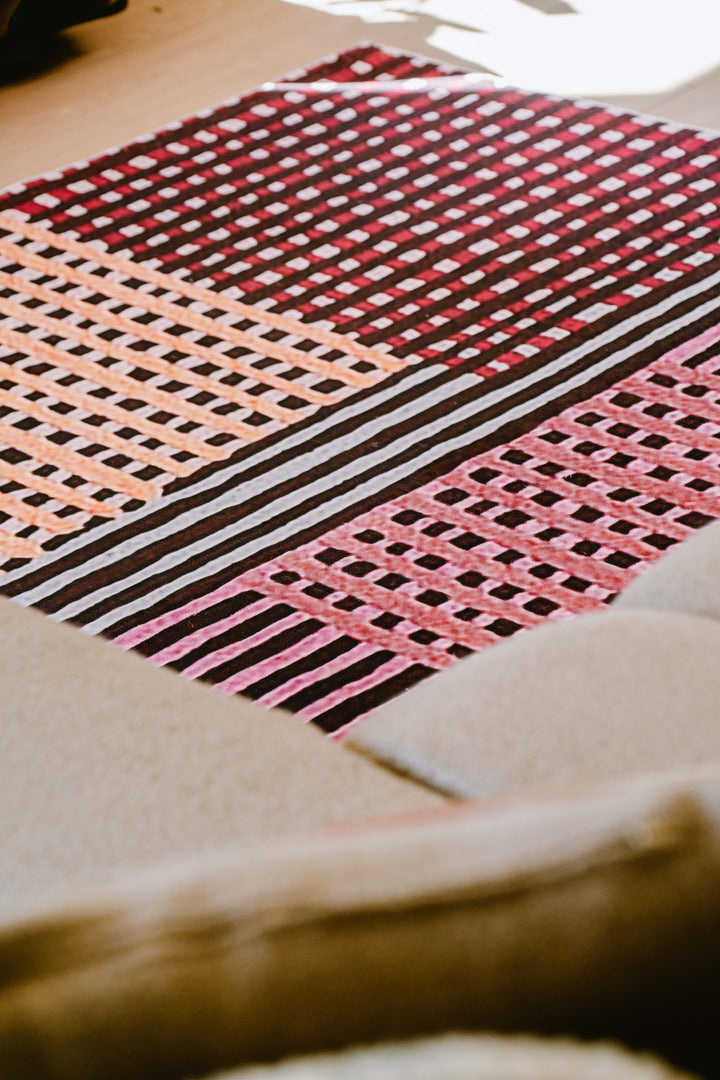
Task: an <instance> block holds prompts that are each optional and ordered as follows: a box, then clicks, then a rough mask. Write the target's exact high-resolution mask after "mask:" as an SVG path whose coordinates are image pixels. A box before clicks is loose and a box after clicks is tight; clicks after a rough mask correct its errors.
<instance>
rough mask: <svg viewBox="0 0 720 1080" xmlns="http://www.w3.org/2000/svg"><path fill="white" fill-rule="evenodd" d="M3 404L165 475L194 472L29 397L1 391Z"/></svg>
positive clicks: (179, 463) (180, 474) (182, 474)
mask: <svg viewBox="0 0 720 1080" xmlns="http://www.w3.org/2000/svg"><path fill="white" fill-rule="evenodd" d="M0 405H7V406H8V408H10V409H14V410H15V411H16V412H21V413H25V415H26V416H32V417H33V418H34V419H35V420H40V421H41V423H43V424H51V425H52V427H54V428H57V430H58V431H67V432H69V433H70V434H71V435H79V436H80V437H81V438H83V439H87V440H88V442H91V443H99V444H100V445H102V446H107V447H109V448H110V449H111V450H117V451H119V453H121V454H124V455H125V456H126V457H129V458H134V459H135V460H136V461H144V462H145V464H146V465H152V466H153V467H154V468H156V469H161V470H162V471H163V472H169V473H173V474H174V475H175V476H189V474H190V473H191V472H192V466H191V465H185V464H183V463H182V462H179V461H173V459H172V458H168V457H164V456H163V455H162V454H156V453H155V452H154V451H153V450H148V449H147V447H145V446H138V445H137V443H133V442H130V440H129V439H121V438H120V436H119V435H115V434H114V433H113V432H112V431H105V430H103V428H101V427H93V426H92V424H86V423H84V421H82V420H74V419H73V418H72V417H71V416H66V415H65V414H63V413H58V412H53V411H52V410H51V409H46V408H45V407H44V406H43V405H38V404H37V402H36V401H30V399H29V398H24V397H20V396H19V395H17V394H11V393H9V392H8V391H7V390H0Z"/></svg>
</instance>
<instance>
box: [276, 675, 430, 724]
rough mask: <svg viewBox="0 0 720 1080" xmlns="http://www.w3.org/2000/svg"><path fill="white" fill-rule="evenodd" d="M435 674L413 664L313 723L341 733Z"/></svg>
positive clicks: (347, 699)
mask: <svg viewBox="0 0 720 1080" xmlns="http://www.w3.org/2000/svg"><path fill="white" fill-rule="evenodd" d="M433 674H434V672H433V669H432V668H428V667H424V665H422V664H413V666H412V667H409V668H406V669H405V671H401V672H399V673H398V674H397V675H393V676H392V678H390V679H386V680H385V681H384V682H382V683H379V684H378V685H377V686H373V687H371V688H370V689H369V690H363V691H362V693H360V694H356V695H355V696H354V697H350V698H346V699H345V701H342V702H341V703H340V704H339V705H335V706H334V707H333V708H331V709H328V710H327V711H326V712H324V713H320V714H319V716H315V717H313V721H312V722H313V723H314V724H317V725H318V727H320V728H322V730H323V731H327V732H331V731H339V730H340V728H342V727H345V725H346V724H349V723H350V721H351V720H356V719H357V717H358V716H363V715H364V713H366V712H369V711H370V709H376V708H377V707H378V706H379V705H383V704H384V703H385V702H386V701H389V700H390V698H393V697H396V696H397V694H401V693H402V692H403V690H409V689H410V687H411V686H415V685H416V684H417V683H419V682H421V681H422V680H423V679H426V678H427V677H428V675H433ZM284 707H285V708H287V707H288V706H287V705H286V704H285V705H284Z"/></svg>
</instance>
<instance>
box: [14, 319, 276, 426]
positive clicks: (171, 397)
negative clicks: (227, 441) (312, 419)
mask: <svg viewBox="0 0 720 1080" xmlns="http://www.w3.org/2000/svg"><path fill="white" fill-rule="evenodd" d="M8 303H9V301H7V300H0V311H2V310H3V307H4V305H6V304H8ZM0 344H1V345H7V346H8V347H9V348H11V349H14V350H16V351H17V352H21V353H24V354H25V355H26V356H33V357H35V358H36V359H38V360H43V361H44V362H45V363H47V364H53V365H54V366H55V367H60V368H63V369H64V370H65V371H70V372H72V374H73V375H80V376H81V377H82V378H84V379H89V381H90V382H94V383H95V384H96V385H97V386H105V387H108V388H109V389H111V390H117V391H119V392H120V393H122V394H126V395H127V397H129V398H140V399H141V400H142V401H147V402H149V403H150V404H151V405H155V406H157V408H159V409H162V410H164V411H165V412H169V413H170V414H171V415H173V414H174V415H175V416H182V417H184V418H185V419H186V420H191V421H193V422H194V423H196V424H202V425H203V426H205V427H214V428H219V429H220V430H221V431H227V432H230V433H231V434H232V435H236V436H237V438H239V439H246V440H247V439H257V438H259V433H258V431H257V430H256V429H254V428H251V427H250V426H249V425H248V424H243V423H241V422H239V421H235V422H233V421H231V420H228V419H226V418H225V417H224V416H217V415H216V414H215V413H213V412H210V410H209V409H202V408H201V407H200V406H199V405H193V404H192V403H191V402H189V401H185V399H184V398H181V397H179V396H178V395H176V394H168V393H166V392H165V391H164V390H157V389H155V387H152V386H147V385H146V384H145V383H143V382H140V381H139V380H138V379H131V378H129V377H128V376H127V375H120V374H119V373H118V372H116V371H113V370H112V369H111V368H106V367H103V366H102V364H97V363H95V361H93V360H86V359H85V358H83V357H79V356H74V355H73V354H72V353H69V352H65V350H64V349H58V348H57V347H56V346H55V345H48V343H47V342H46V341H40V340H39V339H38V338H34V337H31V336H30V335H29V334H23V333H19V332H18V331H17V330H6V329H5V328H4V327H2V326H0Z"/></svg>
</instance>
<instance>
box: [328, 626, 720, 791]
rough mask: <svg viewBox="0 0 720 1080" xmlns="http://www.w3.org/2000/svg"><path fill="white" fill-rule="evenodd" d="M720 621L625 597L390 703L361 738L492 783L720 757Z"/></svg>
mask: <svg viewBox="0 0 720 1080" xmlns="http://www.w3.org/2000/svg"><path fill="white" fill-rule="evenodd" d="M718 658H720V622H715V621H712V620H710V619H702V618H698V617H697V616H690V615H674V614H673V615H668V614H663V613H659V612H635V611H623V612H617V613H608V614H603V615H589V616H586V617H581V618H577V619H573V620H570V621H568V622H565V623H558V624H555V625H553V626H550V625H546V626H544V627H541V628H540V629H538V630H534V631H531V632H530V633H528V634H525V635H523V636H521V637H518V638H515V639H513V640H512V641H510V642H507V643H504V644H501V645H496V646H494V647H492V648H490V649H487V650H486V651H484V652H482V653H480V654H479V655H477V656H474V657H471V658H469V659H467V660H463V661H461V662H460V663H459V664H457V665H455V666H454V667H452V668H450V669H447V670H446V671H444V672H442V673H440V674H438V675H434V676H432V677H431V678H430V679H428V680H426V681H425V682H424V683H422V684H420V685H419V686H417V687H415V688H413V689H412V690H409V691H407V692H406V693H404V694H402V695H401V696H400V697H397V698H395V699H394V700H393V701H391V702H389V703H388V704H386V705H384V706H383V707H381V708H379V709H377V710H376V711H375V712H374V713H373V714H372V715H371V717H370V718H369V719H367V720H364V721H362V722H361V723H360V724H359V725H358V726H357V728H356V729H355V730H354V731H353V732H352V734H351V735H350V737H349V739H348V744H349V745H350V746H353V747H355V748H356V749H358V750H360V751H362V752H363V753H365V754H367V755H370V756H371V757H372V758H373V759H375V760H376V761H381V762H384V763H386V764H388V765H391V766H392V767H394V768H396V769H397V770H398V771H401V772H402V773H404V774H406V775H408V776H413V777H417V778H419V779H421V780H423V781H425V782H426V783H428V784H431V785H432V786H434V787H435V788H437V789H438V790H441V791H445V792H448V793H452V794H455V795H462V796H477V797H480V796H487V795H492V794H496V793H498V792H502V791H507V790H510V789H515V788H520V787H524V786H526V785H529V784H530V785H532V784H547V783H565V782H574V781H582V780H601V779H605V778H611V777H614V776H619V775H622V774H624V773H632V772H642V771H651V770H653V769H663V768H670V767H672V766H673V765H682V764H692V763H694V762H703V761H706V760H707V759H709V758H717V759H719V760H720V663H719V662H718Z"/></svg>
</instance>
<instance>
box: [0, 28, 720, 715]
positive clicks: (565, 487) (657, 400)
mask: <svg viewBox="0 0 720 1080" xmlns="http://www.w3.org/2000/svg"><path fill="white" fill-rule="evenodd" d="M433 79H435V80H437V81H435V82H433V81H431V80H433ZM292 80H293V81H292V82H288V83H283V84H269V85H268V86H266V87H264V88H262V89H261V90H258V91H256V92H253V93H250V94H246V95H244V96H243V97H241V98H239V99H238V100H235V101H232V102H230V103H227V104H224V105H222V106H220V107H219V108H217V109H215V110H212V111H207V112H205V113H203V114H201V115H200V116H198V117H195V118H193V119H190V120H187V121H183V122H181V123H178V124H175V125H173V126H172V127H171V128H169V129H168V130H165V131H163V132H160V133H159V134H154V135H151V136H148V137H146V138H144V139H141V140H140V141H138V142H135V143H133V144H131V145H129V146H126V147H122V148H120V149H117V150H114V151H111V152H109V153H107V154H104V155H102V156H101V157H99V158H97V159H96V160H94V161H91V162H85V163H82V164H80V165H76V166H73V167H71V168H69V169H67V170H65V171H63V172H62V173H53V174H51V175H48V176H45V177H40V178H38V179H34V180H30V181H28V182H26V183H23V184H19V185H16V186H14V187H13V188H11V189H10V190H9V191H7V192H6V193H5V194H4V195H2V196H0V377H2V380H3V381H2V383H0V410H1V412H0V423H2V428H1V429H0V430H1V434H2V444H3V445H4V449H2V450H0V512H1V513H2V518H1V519H0V525H1V526H2V528H1V529H0V552H1V553H2V569H3V571H4V573H3V576H2V579H1V581H0V588H1V589H2V591H4V592H5V593H6V594H7V595H8V596H11V597H14V598H15V599H16V600H17V601H18V602H20V603H21V604H25V605H29V604H32V605H36V606H37V607H39V608H41V609H42V610H43V611H45V612H46V613H47V614H48V615H50V616H51V617H52V618H54V619H70V620H72V621H73V622H75V623H77V624H78V625H79V626H81V627H82V628H83V629H84V630H86V631H88V632H90V633H101V634H105V635H107V636H108V637H109V638H111V639H113V640H114V641H115V642H116V643H117V644H118V645H119V646H120V647H122V648H126V649H129V648H133V649H137V650H138V651H139V652H141V653H142V654H143V655H144V656H146V657H148V659H149V660H151V661H152V662H153V663H155V664H163V665H169V666H170V667H172V668H175V669H176V670H177V671H180V672H182V673H183V674H184V675H185V676H187V677H191V678H202V679H205V680H207V681H209V682H211V683H213V684H215V685H216V686H217V687H218V688H219V689H221V690H224V691H225V692H227V693H242V694H245V695H247V696H248V697H250V698H253V699H254V700H256V701H258V702H259V703H260V704H261V705H266V706H280V707H282V708H285V709H290V710H292V711H294V712H296V713H298V714H299V716H301V717H302V718H304V719H308V720H313V721H315V722H316V723H318V724H319V725H321V726H322V727H323V728H325V729H326V730H327V731H340V730H341V729H343V728H345V727H346V726H347V725H348V724H349V723H351V722H352V721H354V720H355V719H356V718H358V717H360V716H362V715H363V714H364V713H365V712H367V711H368V710H369V709H370V708H372V707H374V706H375V705H377V704H379V703H381V702H382V701H384V700H386V699H388V698H389V697H390V696H391V695H393V694H396V693H398V692H399V691H401V690H402V689H403V688H405V687H408V686H410V685H411V684H413V683H415V682H417V681H418V680H420V679H422V678H424V677H426V676H427V675H429V674H430V673H431V672H432V671H434V670H437V669H439V668H443V667H445V666H447V665H448V664H451V663H453V662H454V661H455V660H456V658H458V657H461V656H464V655H466V654H467V653H468V652H469V651H470V650H475V649H479V648H483V647H485V646H486V645H490V644H492V643H493V642H496V641H498V640H500V639H502V638H506V637H508V636H509V635H512V634H514V633H516V632H521V631H523V630H524V629H526V628H528V627H532V626H536V625H538V624H539V623H540V622H542V621H543V620H544V619H547V618H550V619H561V618H568V617H570V616H572V615H574V614H576V613H578V612H584V611H592V610H594V609H598V608H601V607H602V606H603V605H605V604H607V603H608V602H609V601H610V600H611V599H612V598H613V596H614V595H615V594H616V593H617V592H618V590H619V589H622V588H623V587H624V586H625V585H626V584H627V583H628V582H629V581H630V580H631V579H632V578H633V577H634V576H635V575H636V574H637V572H638V571H639V570H640V569H641V568H642V566H643V564H645V563H647V562H648V561H650V560H653V559H655V558H656V557H657V556H658V555H659V554H660V553H661V552H662V551H664V550H665V549H666V548H667V547H669V546H670V545H672V544H674V543H677V542H678V541H681V540H683V539H684V538H685V537H687V536H689V535H691V534H692V532H693V530H695V529H697V528H698V527H699V526H701V525H703V524H704V523H706V522H707V521H708V520H710V519H711V518H713V517H716V516H720V488H719V487H718V471H717V470H718V465H719V464H720V404H719V403H720V291H719V289H718V286H719V285H720V233H719V231H718V226H719V222H720V205H719V202H718V197H717V188H716V183H717V179H718V175H719V174H720V136H716V135H715V134H713V133H711V132H703V131H695V130H689V129H686V128H682V127H680V126H678V125H677V124H673V123H665V122H663V121H659V120H655V119H652V118H648V117H644V116H633V115H629V114H627V113H624V112H622V111H621V110H619V109H617V108H613V107H610V106H606V105H596V104H592V103H588V102H584V101H581V102H572V101H567V100H564V99H562V98H558V97H555V96H552V95H546V94H538V93H528V92H526V91H522V90H518V89H515V88H512V87H504V86H498V85H495V84H492V83H488V82H487V81H484V82H480V81H479V80H478V78H477V77H474V78H465V77H463V76H462V75H459V74H455V73H453V72H452V71H451V70H450V69H448V68H445V67H443V66H442V65H439V64H437V63H435V62H431V61H428V60H425V59H420V58H417V57H413V56H403V55H398V54H390V53H388V52H387V51H384V50H381V49H380V48H378V47H375V46H372V45H363V46H359V47H357V48H355V49H353V50H351V51H349V52H347V53H344V54H342V55H341V56H339V57H334V58H331V59H329V60H327V61H324V62H323V63H321V64H320V65H318V66H317V67H315V68H313V69H311V70H310V71H309V72H301V73H300V74H296V75H294V76H293V77H292ZM378 80H384V81H386V82H387V86H385V87H382V86H380V87H378V86H377V84H376V83H377V81H378ZM333 83H336V84H348V85H346V86H341V85H338V86H335V87H333ZM311 84H312V85H311ZM350 84H352V85H350ZM393 84H395V85H393Z"/></svg>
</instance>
